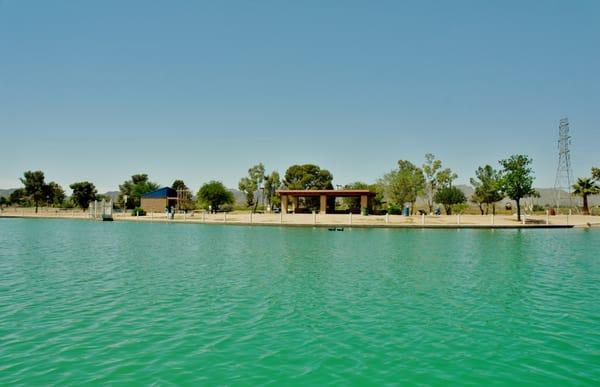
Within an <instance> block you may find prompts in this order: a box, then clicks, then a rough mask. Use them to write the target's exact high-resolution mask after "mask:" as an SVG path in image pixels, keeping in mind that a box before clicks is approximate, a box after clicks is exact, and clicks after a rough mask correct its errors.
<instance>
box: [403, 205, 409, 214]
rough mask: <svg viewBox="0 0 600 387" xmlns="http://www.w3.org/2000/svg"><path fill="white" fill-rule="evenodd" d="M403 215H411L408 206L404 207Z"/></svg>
mask: <svg viewBox="0 0 600 387" xmlns="http://www.w3.org/2000/svg"><path fill="white" fill-rule="evenodd" d="M402 215H404V216H408V215H409V212H408V207H404V208H403V209H402Z"/></svg>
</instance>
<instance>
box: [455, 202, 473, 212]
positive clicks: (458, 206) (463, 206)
mask: <svg viewBox="0 0 600 387" xmlns="http://www.w3.org/2000/svg"><path fill="white" fill-rule="evenodd" d="M468 209H469V205H468V204H467V203H457V204H453V205H452V212H453V213H455V214H464V213H465V212H466V211H467V210H468Z"/></svg>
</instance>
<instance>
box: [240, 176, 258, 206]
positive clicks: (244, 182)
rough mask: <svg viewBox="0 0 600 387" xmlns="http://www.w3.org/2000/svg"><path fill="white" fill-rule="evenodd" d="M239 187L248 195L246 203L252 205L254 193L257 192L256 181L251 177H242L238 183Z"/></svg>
mask: <svg viewBox="0 0 600 387" xmlns="http://www.w3.org/2000/svg"><path fill="white" fill-rule="evenodd" d="M238 188H239V190H240V191H242V192H243V193H244V194H245V195H246V205H247V206H248V207H252V205H253V204H254V193H255V192H256V189H257V186H256V182H255V181H253V180H252V179H250V178H249V177H242V178H241V179H240V182H239V183H238Z"/></svg>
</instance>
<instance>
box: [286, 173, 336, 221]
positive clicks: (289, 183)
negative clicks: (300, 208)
mask: <svg viewBox="0 0 600 387" xmlns="http://www.w3.org/2000/svg"><path fill="white" fill-rule="evenodd" d="M332 182H333V175H332V174H331V172H329V171H328V170H326V169H321V167H319V166H318V165H314V164H303V165H292V166H291V167H289V168H288V169H287V171H285V176H284V179H283V185H284V186H285V187H286V188H287V189H306V190H318V189H333V184H332ZM304 203H305V205H306V207H308V208H309V209H311V210H314V209H318V208H319V206H320V203H319V198H318V197H308V198H304ZM330 205H331V203H328V206H330Z"/></svg>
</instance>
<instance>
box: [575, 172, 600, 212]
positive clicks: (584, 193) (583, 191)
mask: <svg viewBox="0 0 600 387" xmlns="http://www.w3.org/2000/svg"><path fill="white" fill-rule="evenodd" d="M573 193H574V194H575V195H578V196H581V197H582V198H583V215H589V214H590V209H589V207H588V196H589V195H597V194H599V193H600V187H599V186H598V185H597V184H596V183H595V182H594V181H593V180H592V179H590V178H588V177H580V178H579V179H577V183H575V184H573Z"/></svg>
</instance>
